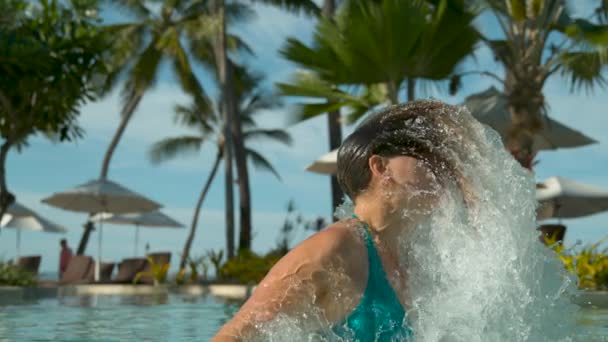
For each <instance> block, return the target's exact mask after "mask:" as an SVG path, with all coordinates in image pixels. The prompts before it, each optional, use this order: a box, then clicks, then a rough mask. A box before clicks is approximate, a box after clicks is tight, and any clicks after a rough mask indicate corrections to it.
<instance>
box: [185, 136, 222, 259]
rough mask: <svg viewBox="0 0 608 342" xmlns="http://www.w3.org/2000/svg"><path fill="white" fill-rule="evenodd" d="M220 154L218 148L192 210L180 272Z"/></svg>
mask: <svg viewBox="0 0 608 342" xmlns="http://www.w3.org/2000/svg"><path fill="white" fill-rule="evenodd" d="M222 154H223V153H222V148H221V147H219V146H218V149H217V154H216V157H215V162H214V163H213V168H212V169H211V173H210V174H209V176H208V177H207V181H206V182H205V186H204V187H203V191H201V194H200V196H199V197H198V201H197V202H196V207H195V208H194V215H193V216H192V225H191V226H190V233H189V234H188V239H187V240H186V244H185V245H184V250H183V252H182V258H181V261H180V264H179V269H180V270H183V269H184V268H185V267H186V263H187V262H188V257H189V256H190V247H192V241H194V235H195V233H196V227H197V225H198V217H199V215H200V212H201V208H202V206H203V201H204V200H205V197H206V196H207V192H209V188H210V187H211V183H212V182H213V179H215V175H216V173H217V169H218V167H219V165H220V162H221V161H222Z"/></svg>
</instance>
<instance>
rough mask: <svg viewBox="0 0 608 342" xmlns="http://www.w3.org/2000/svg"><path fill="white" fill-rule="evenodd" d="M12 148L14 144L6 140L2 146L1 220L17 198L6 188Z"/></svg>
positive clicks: (0, 148)
mask: <svg viewBox="0 0 608 342" xmlns="http://www.w3.org/2000/svg"><path fill="white" fill-rule="evenodd" d="M11 146H12V143H11V142H10V141H9V140H5V141H4V143H3V144H2V146H0V219H2V218H3V217H4V214H5V213H6V210H7V209H8V207H9V206H10V205H11V204H13V203H14V202H15V196H14V195H13V194H12V193H11V192H10V191H9V190H8V187H7V186H6V158H7V157H8V152H9V151H10V149H11Z"/></svg>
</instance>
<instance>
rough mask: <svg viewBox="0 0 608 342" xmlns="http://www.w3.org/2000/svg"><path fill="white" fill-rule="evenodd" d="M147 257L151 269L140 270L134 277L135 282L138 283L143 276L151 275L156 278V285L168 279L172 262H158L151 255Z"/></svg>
mask: <svg viewBox="0 0 608 342" xmlns="http://www.w3.org/2000/svg"><path fill="white" fill-rule="evenodd" d="M147 259H148V263H149V265H150V270H148V271H142V272H138V273H137V274H136V275H135V277H133V284H137V282H139V280H140V279H141V278H142V277H151V278H152V279H153V280H154V285H159V284H162V283H164V282H165V281H166V280H167V273H168V272H169V267H170V266H171V264H169V263H168V262H164V263H158V262H156V261H155V260H154V258H153V257H151V256H148V257H147Z"/></svg>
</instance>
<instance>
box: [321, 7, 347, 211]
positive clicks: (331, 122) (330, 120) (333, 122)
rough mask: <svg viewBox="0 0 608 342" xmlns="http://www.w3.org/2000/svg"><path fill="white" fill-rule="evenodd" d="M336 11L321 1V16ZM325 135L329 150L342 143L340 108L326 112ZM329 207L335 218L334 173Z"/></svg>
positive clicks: (338, 198) (337, 198)
mask: <svg viewBox="0 0 608 342" xmlns="http://www.w3.org/2000/svg"><path fill="white" fill-rule="evenodd" d="M335 13H336V1H335V0H324V1H323V17H325V18H328V19H331V18H333V17H334V15H335ZM327 135H328V136H329V150H330V151H333V150H335V149H337V148H338V147H340V144H342V125H341V123H340V110H339V109H337V110H334V111H331V112H328V113H327ZM330 184H331V204H332V205H331V208H332V215H331V216H332V217H333V218H334V220H335V219H337V218H336V217H335V216H334V215H333V213H334V211H335V210H336V208H337V207H338V206H339V205H340V202H341V201H342V197H344V194H343V193H342V189H341V188H340V185H339V184H338V178H337V177H336V176H335V175H332V176H331V180H330Z"/></svg>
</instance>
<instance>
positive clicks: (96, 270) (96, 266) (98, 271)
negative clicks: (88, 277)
mask: <svg viewBox="0 0 608 342" xmlns="http://www.w3.org/2000/svg"><path fill="white" fill-rule="evenodd" d="M102 231H103V214H102V216H101V220H99V236H98V239H97V262H96V263H95V281H96V282H97V281H99V278H100V276H99V275H100V271H101V238H102V233H101V232H102Z"/></svg>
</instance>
